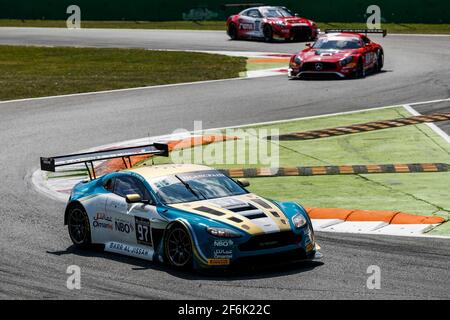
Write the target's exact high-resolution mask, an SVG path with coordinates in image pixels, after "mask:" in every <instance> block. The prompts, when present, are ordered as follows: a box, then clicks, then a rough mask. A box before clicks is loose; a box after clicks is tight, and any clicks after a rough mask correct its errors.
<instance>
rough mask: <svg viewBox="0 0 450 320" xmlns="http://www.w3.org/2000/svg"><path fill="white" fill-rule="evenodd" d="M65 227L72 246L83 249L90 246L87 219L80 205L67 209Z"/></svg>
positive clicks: (89, 231) (89, 229) (89, 230)
mask: <svg viewBox="0 0 450 320" xmlns="http://www.w3.org/2000/svg"><path fill="white" fill-rule="evenodd" d="M67 225H68V229H69V236H70V239H71V240H72V242H73V244H74V245H76V246H78V247H83V248H85V247H88V246H89V245H90V244H91V228H90V224H89V218H88V216H87V213H86V211H85V210H84V208H83V207H82V206H81V205H75V206H73V207H72V208H70V209H69V214H68V219H67Z"/></svg>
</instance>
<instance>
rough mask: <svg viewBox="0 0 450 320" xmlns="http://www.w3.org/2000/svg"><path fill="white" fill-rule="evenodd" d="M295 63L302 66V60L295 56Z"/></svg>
mask: <svg viewBox="0 0 450 320" xmlns="http://www.w3.org/2000/svg"><path fill="white" fill-rule="evenodd" d="M294 62H295V64H302V59H301V58H300V57H299V56H295V58H294Z"/></svg>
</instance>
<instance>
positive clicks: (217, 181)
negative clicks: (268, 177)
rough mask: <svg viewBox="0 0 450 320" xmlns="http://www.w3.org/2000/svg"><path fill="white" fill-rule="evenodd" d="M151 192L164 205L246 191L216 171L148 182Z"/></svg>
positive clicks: (159, 178)
mask: <svg viewBox="0 0 450 320" xmlns="http://www.w3.org/2000/svg"><path fill="white" fill-rule="evenodd" d="M149 184H150V186H151V187H152V189H153V191H154V192H155V193H156V194H157V196H158V197H159V198H160V199H161V201H162V202H163V203H165V204H175V203H183V202H191V201H198V200H206V199H214V198H222V197H229V196H235V195H241V194H245V193H247V191H246V190H245V189H244V188H242V187H241V186H239V185H238V184H237V183H236V182H235V181H233V180H232V179H230V178H229V177H227V176H226V175H224V174H223V173H221V172H218V171H216V170H205V171H196V172H188V173H181V174H177V175H168V176H163V177H157V178H153V179H151V180H149Z"/></svg>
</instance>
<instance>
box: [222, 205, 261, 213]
mask: <svg viewBox="0 0 450 320" xmlns="http://www.w3.org/2000/svg"><path fill="white" fill-rule="evenodd" d="M226 209H227V210H230V211H233V212H242V211H250V210H257V208H256V207H255V206H253V205H251V204H250V203H247V204H246V205H244V206H241V207H234V208H226Z"/></svg>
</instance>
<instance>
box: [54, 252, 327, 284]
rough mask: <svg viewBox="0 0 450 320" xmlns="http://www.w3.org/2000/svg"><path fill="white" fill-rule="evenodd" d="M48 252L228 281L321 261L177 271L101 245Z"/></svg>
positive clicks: (295, 269) (277, 273) (293, 271)
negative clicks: (112, 250) (204, 270)
mask: <svg viewBox="0 0 450 320" xmlns="http://www.w3.org/2000/svg"><path fill="white" fill-rule="evenodd" d="M47 253H48V254H52V255H55V256H63V255H78V256H82V257H95V258H104V259H108V260H112V261H116V262H122V263H127V264H129V265H130V266H131V269H132V270H133V271H136V272H142V271H147V270H155V271H161V272H166V273H168V274H170V275H172V276H174V277H177V278H180V279H185V280H215V281H228V280H242V279H248V280H249V279H262V278H272V277H278V276H282V275H291V274H299V273H304V272H308V271H312V270H314V269H315V268H317V267H320V266H322V265H323V262H320V261H295V262H283V263H276V264H263V265H261V264H259V265H257V266H245V267H241V268H239V269H231V270H227V271H209V272H196V271H193V270H178V269H174V268H172V267H170V266H167V265H165V264H162V263H158V262H151V261H147V260H142V259H138V258H133V257H128V256H123V255H119V254H115V253H111V252H105V251H103V250H101V248H93V249H80V248H77V247H76V246H74V245H72V246H70V247H68V248H67V249H66V250H59V251H47Z"/></svg>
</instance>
